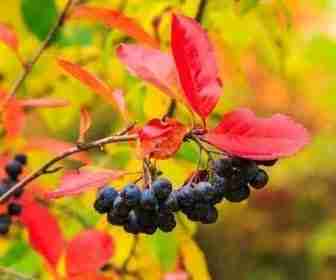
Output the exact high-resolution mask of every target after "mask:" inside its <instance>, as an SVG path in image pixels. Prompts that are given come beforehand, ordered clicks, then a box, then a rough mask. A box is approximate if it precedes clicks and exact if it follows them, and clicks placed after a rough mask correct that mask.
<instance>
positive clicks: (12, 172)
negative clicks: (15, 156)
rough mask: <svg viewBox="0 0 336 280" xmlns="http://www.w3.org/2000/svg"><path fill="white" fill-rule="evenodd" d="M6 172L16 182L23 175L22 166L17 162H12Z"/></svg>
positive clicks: (6, 167) (7, 166)
mask: <svg viewBox="0 0 336 280" xmlns="http://www.w3.org/2000/svg"><path fill="white" fill-rule="evenodd" d="M5 170H6V173H7V175H8V176H9V177H10V178H12V179H14V180H16V179H17V177H18V176H19V175H20V174H21V172H22V164H21V163H20V162H18V161H16V160H11V161H10V162H9V163H8V164H7V165H6V166H5Z"/></svg>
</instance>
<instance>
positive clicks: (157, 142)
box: [138, 119, 187, 159]
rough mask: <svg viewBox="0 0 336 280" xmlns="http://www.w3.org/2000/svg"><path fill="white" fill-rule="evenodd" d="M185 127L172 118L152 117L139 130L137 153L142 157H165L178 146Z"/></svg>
mask: <svg viewBox="0 0 336 280" xmlns="http://www.w3.org/2000/svg"><path fill="white" fill-rule="evenodd" d="M186 133H187V129H186V127H185V126H184V125H183V124H181V123H179V122H178V121H176V120H174V119H170V120H166V121H162V120H160V119H153V120H151V121H149V122H148V123H147V124H146V125H145V126H144V127H143V128H142V129H140V130H139V132H138V134H139V145H138V151H139V154H140V155H141V156H143V157H147V156H149V157H152V158H156V159H166V158H169V157H171V156H172V155H174V154H175V153H176V152H177V151H178V149H179V148H180V146H181V144H182V141H183V138H184V136H185V134H186Z"/></svg>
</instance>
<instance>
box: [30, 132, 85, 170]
mask: <svg viewBox="0 0 336 280" xmlns="http://www.w3.org/2000/svg"><path fill="white" fill-rule="evenodd" d="M28 140H29V141H28V143H29V144H28V145H27V146H26V150H28V151H29V150H38V151H41V150H42V151H46V152H48V153H50V154H53V155H56V156H57V155H60V154H62V153H64V152H65V151H67V150H69V149H71V148H73V147H74V145H73V144H71V143H68V142H64V141H61V140H58V139H52V138H47V137H30V138H29V139H28ZM70 158H71V159H74V160H78V161H81V162H83V163H85V164H89V163H90V161H91V160H90V158H89V154H88V153H87V152H81V153H78V154H74V155H72V156H71V157H70Z"/></svg>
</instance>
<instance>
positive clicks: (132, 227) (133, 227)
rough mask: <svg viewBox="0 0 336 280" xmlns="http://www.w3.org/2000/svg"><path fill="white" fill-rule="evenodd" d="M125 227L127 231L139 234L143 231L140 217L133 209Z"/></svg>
mask: <svg viewBox="0 0 336 280" xmlns="http://www.w3.org/2000/svg"><path fill="white" fill-rule="evenodd" d="M124 229H125V231H126V232H128V233H133V234H138V233H139V232H140V231H141V228H140V225H139V221H138V217H137V215H136V214H135V212H134V211H133V210H132V211H131V212H130V213H129V215H128V218H127V221H126V223H125V225H124Z"/></svg>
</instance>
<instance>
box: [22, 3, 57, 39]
mask: <svg viewBox="0 0 336 280" xmlns="http://www.w3.org/2000/svg"><path fill="white" fill-rule="evenodd" d="M21 12H22V16H23V21H24V23H25V25H26V26H27V28H28V30H29V31H30V32H32V33H33V34H34V35H35V36H36V37H37V38H38V39H39V40H41V41H42V40H44V39H45V38H46V37H47V35H48V33H49V31H50V30H51V28H52V27H53V26H54V24H55V23H56V21H57V17H58V12H57V7H56V3H55V1H54V0H22V1H21Z"/></svg>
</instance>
